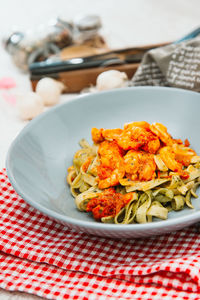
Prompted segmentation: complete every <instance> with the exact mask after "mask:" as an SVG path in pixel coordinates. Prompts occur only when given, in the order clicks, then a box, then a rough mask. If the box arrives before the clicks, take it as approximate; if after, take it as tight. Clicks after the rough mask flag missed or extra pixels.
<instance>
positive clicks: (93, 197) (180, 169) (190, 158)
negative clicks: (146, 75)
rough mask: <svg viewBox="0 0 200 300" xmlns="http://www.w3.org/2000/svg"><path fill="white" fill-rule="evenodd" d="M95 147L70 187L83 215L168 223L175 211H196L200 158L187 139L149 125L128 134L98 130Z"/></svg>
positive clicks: (85, 148) (77, 162) (131, 126)
mask: <svg viewBox="0 0 200 300" xmlns="http://www.w3.org/2000/svg"><path fill="white" fill-rule="evenodd" d="M92 139H93V142H94V144H93V145H92V146H90V145H89V143H88V142H87V141H86V140H84V139H82V140H81V141H80V146H81V149H80V150H78V151H77V152H76V153H75V155H74V158H73V165H72V166H71V167H69V168H68V175H67V182H68V184H69V185H70V189H71V193H72V195H73V197H74V198H75V203H76V206H77V208H78V209H79V210H80V211H85V212H91V213H92V214H93V217H94V218H95V219H96V220H98V221H102V222H104V223H108V222H109V223H115V224H131V223H146V222H151V221H152V220H153V218H159V219H162V220H166V219H167V217H168V212H170V211H171V210H175V211H178V210H181V209H184V208H185V207H188V208H191V209H193V205H192V202H191V197H195V198H197V197H198V196H197V194H196V189H197V187H198V185H199V184H200V156H198V155H197V154H196V152H195V151H194V150H193V149H191V148H190V147H189V145H190V144H189V141H188V140H187V139H186V140H185V142H184V143H183V142H182V140H180V139H173V138H172V136H171V135H170V134H169V133H168V132H167V128H166V127H165V126H164V125H162V124H160V123H154V124H149V123H147V122H145V121H141V122H132V123H128V124H125V125H124V128H123V129H120V128H117V129H103V128H101V129H97V128H92Z"/></svg>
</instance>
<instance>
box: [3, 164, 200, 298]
mask: <svg viewBox="0 0 200 300" xmlns="http://www.w3.org/2000/svg"><path fill="white" fill-rule="evenodd" d="M0 231H1V232H0V287H1V288H3V289H7V290H10V291H14V290H15V291H16V290H17V291H23V292H27V293H32V294H35V295H38V296H41V297H45V298H48V299H95V300H96V299H103V300H104V299H153V300H154V299H156V300H157V299H167V300H169V299H175V298H176V299H199V298H200V239H199V233H198V227H190V228H186V229H185V230H182V231H179V232H173V233H171V234H167V235H165V236H160V237H151V238H146V239H129V240H126V239H121V240H117V239H115V240H114V239H109V238H99V237H95V236H89V235H86V234H85V233H81V232H76V231H74V230H69V229H68V228H67V227H64V226H63V225H61V224H59V223H56V222H54V221H53V220H51V219H49V218H48V217H47V216H45V215H43V214H42V213H40V212H39V211H37V210H35V209H34V208H32V207H30V206H29V205H28V204H26V203H25V202H24V200H23V199H21V198H20V197H19V196H18V195H17V194H16V192H15V191H14V190H13V188H12V186H11V184H10V182H9V180H8V178H7V176H6V172H5V170H3V171H2V172H0Z"/></svg>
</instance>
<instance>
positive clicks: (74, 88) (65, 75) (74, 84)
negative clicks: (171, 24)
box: [30, 43, 168, 93]
mask: <svg viewBox="0 0 200 300" xmlns="http://www.w3.org/2000/svg"><path fill="white" fill-rule="evenodd" d="M166 44H168V43H165V44H156V45H147V46H142V48H146V49H149V48H151V47H152V48H157V47H161V46H164V45H166ZM107 51H108V50H107ZM102 52H104V51H103V50H102V51H101V50H100V52H99V53H102ZM76 55H77V56H74V55H73V54H72V52H69V54H68V56H67V51H66V50H65V51H63V55H62V52H61V57H62V59H70V58H71V57H80V52H77V53H76ZM87 55H89V52H88V51H86V52H85V55H83V56H87ZM139 65H140V64H139V63H128V64H123V65H112V66H107V67H98V68H89V69H80V70H75V71H65V72H60V73H54V74H49V75H48V77H51V78H54V79H56V80H59V81H61V82H62V83H63V84H64V85H65V86H66V89H65V91H64V93H78V92H80V91H81V90H83V89H85V88H88V87H92V86H95V85H96V79H97V77H98V75H99V74H100V73H102V72H104V71H107V70H118V71H121V72H125V73H126V74H127V76H128V78H129V79H131V78H132V77H133V75H134V73H135V72H136V70H137V68H138V66H139ZM43 77H46V75H44V76H30V81H31V85H32V89H33V91H35V88H36V85H37V82H38V81H39V80H40V79H41V78H43Z"/></svg>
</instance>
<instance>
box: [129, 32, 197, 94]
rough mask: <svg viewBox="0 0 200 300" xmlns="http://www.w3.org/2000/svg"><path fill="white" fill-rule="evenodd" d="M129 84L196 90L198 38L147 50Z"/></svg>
mask: <svg viewBox="0 0 200 300" xmlns="http://www.w3.org/2000/svg"><path fill="white" fill-rule="evenodd" d="M131 85H133V86H141V85H153V86H157V85H158V86H172V87H178V88H184V89H189V90H193V91H200V37H199V36H198V37H197V38H194V39H191V40H189V41H186V42H182V43H180V44H170V45H167V46H164V47H160V48H156V49H153V50H150V51H148V52H147V53H146V54H145V55H144V57H143V59H142V62H141V65H140V66H139V68H138V69H137V71H136V73H135V75H134V76H133V78H132V80H131Z"/></svg>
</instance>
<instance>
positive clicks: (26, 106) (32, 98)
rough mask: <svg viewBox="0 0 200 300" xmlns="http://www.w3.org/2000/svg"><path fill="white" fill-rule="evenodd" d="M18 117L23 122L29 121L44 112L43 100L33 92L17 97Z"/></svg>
mask: <svg viewBox="0 0 200 300" xmlns="http://www.w3.org/2000/svg"><path fill="white" fill-rule="evenodd" d="M17 108H18V112H19V116H20V118H21V119H23V120H31V119H33V118H34V117H36V116H38V115H39V114H40V113H42V112H43V110H44V104H43V100H42V98H41V96H40V95H38V94H36V93H34V92H27V93H24V94H21V95H18V97H17Z"/></svg>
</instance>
